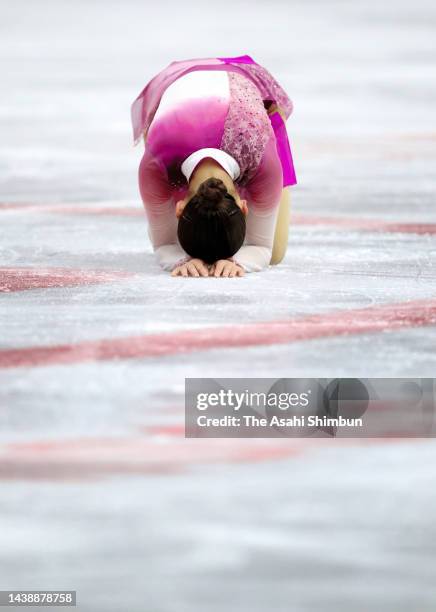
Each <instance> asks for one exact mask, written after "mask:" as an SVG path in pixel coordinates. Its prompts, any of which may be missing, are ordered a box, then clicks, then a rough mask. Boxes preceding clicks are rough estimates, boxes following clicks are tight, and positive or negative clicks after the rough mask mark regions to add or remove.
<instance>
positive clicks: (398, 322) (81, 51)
mask: <svg viewBox="0 0 436 612" xmlns="http://www.w3.org/2000/svg"><path fill="white" fill-rule="evenodd" d="M0 8H1V21H0V67H1V74H2V86H1V88H2V94H1V97H0V133H1V139H0V248H1V254H0V266H1V269H0V292H1V293H0V295H1V297H0V316H1V335H0V382H1V385H0V402H1V404H0V479H1V483H0V589H38V590H43V589H51V590H54V589H75V590H77V593H78V609H79V610H81V611H82V610H83V611H86V612H88V611H89V612H106V611H107V612H124V611H126V612H136V611H138V612H139V611H142V610H147V611H150V612H221V611H223V610H226V612H241V611H243V612H263V611H265V610H276V611H278V612H285V611H286V612H289V611H295V612H324V611H325V612H349V611H350V610H353V611H355V612H368V611H371V612H372V611H379V610H380V611H383V612H434V610H435V609H436V586H435V585H436V563H435V554H436V526H435V515H436V487H435V480H436V468H435V463H436V446H435V444H434V443H433V441H432V440H425V439H401V440H399V439H395V438H394V439H389V440H382V439H379V440H375V439H367V440H350V439H348V440H344V439H342V440H341V439H337V440H329V439H305V440H297V439H294V440H284V441H281V440H225V439H224V440H192V439H190V440H189V439H185V438H184V434H183V406H184V378H185V377H214V378H224V377H256V378H257V377H271V378H275V377H292V376H299V377H332V376H363V377H367V376H373V377H377V376H383V377H399V376H402V377H434V376H435V371H436V351H435V346H436V205H435V186H436V179H435V160H436V148H435V145H436V121H435V120H436V110H435V109H436V106H435V94H436V81H435V78H434V75H435V68H436V53H435V39H436V37H435V34H436V5H435V3H434V2H431V1H429V0H428V1H425V0H417V1H415V2H413V3H410V2H406V1H405V0H398V1H394V0H388V1H387V2H383V3H381V2H376V1H371V0H370V1H369V2H363V1H354V0H353V1H352V2H345V1H325V2H322V1H321V0H309V1H307V2H303V1H301V2H292V1H291V2H284V1H283V2H268V3H266V2H264V3H257V4H256V5H252V4H251V5H250V4H249V3H245V2H241V1H240V0H236V1H234V2H229V1H227V0H224V1H223V2H220V3H217V4H216V5H215V6H213V5H209V4H208V5H207V6H206V5H204V4H203V3H200V2H198V3H196V2H188V3H175V2H168V3H153V4H150V6H149V7H148V3H146V2H139V1H138V2H135V1H132V0H130V1H126V2H123V3H117V2H110V1H109V2H97V1H95V0H94V1H89V0H88V1H86V2H85V1H81V0H80V1H77V2H66V1H64V0H56V1H54V0H52V1H49V0H40V1H39V2H35V3H31V2H24V0H18V1H15V2H10V1H7V2H6V1H5V0H0ZM245 53H249V54H250V55H252V56H253V57H254V59H255V60H257V61H258V62H259V63H261V64H263V65H264V66H266V67H267V68H269V69H270V70H271V72H273V74H274V75H275V76H276V77H277V79H278V80H279V82H281V84H282V85H283V86H284V87H285V89H286V90H287V91H288V92H289V94H290V96H291V98H292V99H293V100H294V104H295V112H294V114H293V115H292V117H291V119H290V121H289V122H288V131H289V135H290V138H291V142H292V145H293V153H294V158H295V164H296V170H297V176H298V181H299V184H298V186H297V187H296V188H294V189H293V192H292V209H293V218H292V224H291V232H290V239H289V248H288V253H287V256H286V259H285V261H284V263H283V264H282V265H280V266H278V267H275V268H274V269H270V270H268V271H266V272H264V273H259V274H252V275H247V276H246V277H244V278H242V279H239V278H238V279H181V278H178V279H173V278H170V277H169V275H168V274H167V273H164V272H162V271H160V270H159V268H158V267H157V265H156V263H155V261H154V259H153V255H152V251H151V246H150V244H149V241H148V237H147V228H146V221H145V218H144V214H143V211H142V208H141V203H140V200H139V194H138V188H137V167H138V164H139V161H140V157H141V146H138V147H137V148H133V147H132V142H131V131H130V122H129V110H130V104H131V102H132V101H133V99H134V98H135V97H136V95H137V94H138V93H139V91H140V90H141V89H142V88H143V87H144V85H145V83H146V82H147V81H148V80H149V79H150V78H151V76H153V75H154V74H155V73H156V72H158V71H159V70H160V69H161V68H162V67H164V66H166V65H167V64H168V63H169V62H170V61H172V60H174V59H185V58H192V57H213V56H231V55H241V54H245ZM277 329H279V330H283V334H282V333H281V331H280V333H278V332H277Z"/></svg>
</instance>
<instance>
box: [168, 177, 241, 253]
mask: <svg viewBox="0 0 436 612" xmlns="http://www.w3.org/2000/svg"><path fill="white" fill-rule="evenodd" d="M245 230H246V226H245V215H244V213H243V212H242V210H241V209H240V208H239V206H238V205H237V204H236V200H235V198H234V197H233V196H232V195H231V194H230V193H229V192H228V191H227V187H226V186H225V184H224V183H223V181H222V180H220V179H217V178H208V179H207V180H205V181H204V182H203V183H201V185H200V187H199V188H198V190H197V193H196V194H195V195H194V196H193V197H192V198H191V199H190V200H189V202H188V203H187V204H186V206H185V208H184V210H183V213H182V216H181V217H180V219H179V225H178V228H177V235H178V238H179V242H180V245H181V247H182V248H183V249H184V250H185V251H186V253H188V255H190V256H191V257H195V258H198V259H202V260H203V261H204V262H206V263H214V262H215V261H218V259H228V258H229V257H232V255H234V254H235V253H236V251H238V250H239V249H240V248H241V246H242V243H243V241H244V238H245Z"/></svg>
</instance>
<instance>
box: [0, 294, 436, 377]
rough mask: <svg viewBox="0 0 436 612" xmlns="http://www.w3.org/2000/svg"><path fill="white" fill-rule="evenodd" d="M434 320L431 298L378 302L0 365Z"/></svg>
mask: <svg viewBox="0 0 436 612" xmlns="http://www.w3.org/2000/svg"><path fill="white" fill-rule="evenodd" d="M435 324H436V299H435V300H418V301H411V302H403V303H399V304H384V305H379V306H371V307H368V308H359V309H355V310H346V311H343V310H341V311H336V312H332V313H327V314H314V315H308V316H302V317H296V318H293V319H288V320H279V321H266V322H258V323H250V324H247V325H228V326H222V327H214V328H205V329H193V330H185V331H177V332H168V333H161V334H146V335H141V336H131V337H127V338H112V339H104V340H93V341H86V342H79V343H77V344H64V345H54V346H39V347H38V346H37V347H29V348H19V349H4V350H1V351H0V367H2V368H13V367H32V366H43V365H51V364H67V363H68V364H70V363H81V362H86V361H107V360H111V359H132V358H145V357H161V356H164V355H176V354H179V353H190V352H193V351H205V350H210V349H216V348H234V347H245V346H265V345H272V344H288V343H290V342H297V341H305V340H311V339H315V338H326V337H331V336H339V335H352V334H363V333H370V332H379V331H392V330H396V329H407V328H409V327H419V326H422V325H435Z"/></svg>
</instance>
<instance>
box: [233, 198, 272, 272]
mask: <svg viewBox="0 0 436 612" xmlns="http://www.w3.org/2000/svg"><path fill="white" fill-rule="evenodd" d="M278 211H279V206H278V205H277V206H276V207H275V208H273V209H272V210H267V211H264V210H259V209H256V207H254V206H252V207H249V209H248V215H247V221H246V223H247V232H246V235H245V240H244V244H243V245H242V247H241V248H240V249H239V251H238V252H237V253H235V255H234V256H233V259H234V261H235V262H236V263H238V264H239V265H240V266H242V267H243V268H244V270H245V271H246V272H260V270H263V269H264V268H267V267H268V266H269V263H270V261H271V255H272V248H273V242H274V232H275V227H276V221H277V216H278Z"/></svg>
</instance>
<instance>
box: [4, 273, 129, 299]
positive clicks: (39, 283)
mask: <svg viewBox="0 0 436 612" xmlns="http://www.w3.org/2000/svg"><path fill="white" fill-rule="evenodd" d="M129 276H132V274H131V273H128V272H121V271H119V272H118V271H112V272H111V271H109V272H105V271H103V270H72V269H71V268H24V267H20V268H1V267H0V293H10V292H13V291H27V290H29V289H48V288H52V287H77V286H80V285H93V284H96V283H110V282H111V281H115V280H119V279H120V278H128V277H129Z"/></svg>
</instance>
